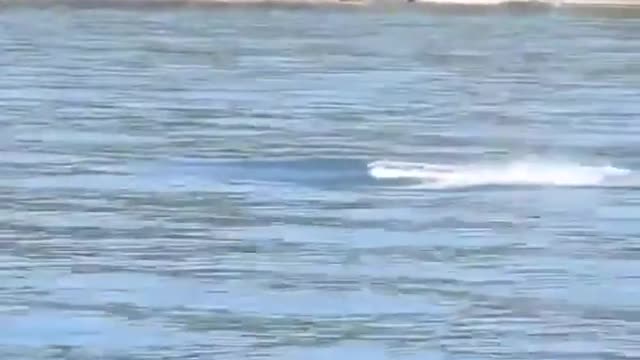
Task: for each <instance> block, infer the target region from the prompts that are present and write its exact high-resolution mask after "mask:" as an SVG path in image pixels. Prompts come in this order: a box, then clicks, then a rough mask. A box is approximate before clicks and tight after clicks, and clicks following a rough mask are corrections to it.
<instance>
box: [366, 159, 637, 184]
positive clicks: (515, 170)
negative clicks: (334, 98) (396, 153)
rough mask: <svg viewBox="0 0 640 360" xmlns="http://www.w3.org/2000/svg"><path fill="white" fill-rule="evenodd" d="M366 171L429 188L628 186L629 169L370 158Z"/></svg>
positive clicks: (534, 163)
mask: <svg viewBox="0 0 640 360" xmlns="http://www.w3.org/2000/svg"><path fill="white" fill-rule="evenodd" d="M368 168H369V175H370V176H372V177H373V178H376V179H395V180H412V181H415V182H417V183H419V184H420V185H424V186H426V187H430V188H459V187H474V186H490V185H494V186H518V185H520V186H573V187H578V186H616V185H619V186H628V181H624V179H627V180H628V179H629V177H630V175H631V173H632V171H631V170H629V169H624V168H617V167H613V166H585V165H580V164H575V163H561V162H543V161H540V162H535V161H513V162H508V163H503V164H469V165H447V164H428V163H416V162H399V161H374V162H372V163H369V164H368Z"/></svg>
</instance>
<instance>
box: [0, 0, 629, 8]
mask: <svg viewBox="0 0 640 360" xmlns="http://www.w3.org/2000/svg"><path fill="white" fill-rule="evenodd" d="M0 5H5V6H10V5H23V6H30V5H34V6H38V5H43V6H47V5H76V6H121V7H154V6H173V5H175V6H179V5H202V6H207V5H221V6H243V5H246V6H285V7H286V6H294V7H297V6H303V7H304V6H322V7H327V6H329V7H330V6H338V7H367V6H373V7H376V6H383V7H384V6H411V5H413V6H420V5H424V6H429V5H432V6H438V7H445V8H446V7H448V6H453V7H466V6H471V7H487V8H490V7H492V6H509V5H513V6H525V7H527V6H547V7H559V8H562V7H569V8H621V7H622V8H636V9H640V0H0Z"/></svg>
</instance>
